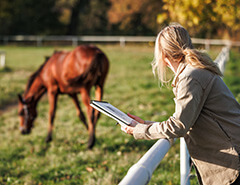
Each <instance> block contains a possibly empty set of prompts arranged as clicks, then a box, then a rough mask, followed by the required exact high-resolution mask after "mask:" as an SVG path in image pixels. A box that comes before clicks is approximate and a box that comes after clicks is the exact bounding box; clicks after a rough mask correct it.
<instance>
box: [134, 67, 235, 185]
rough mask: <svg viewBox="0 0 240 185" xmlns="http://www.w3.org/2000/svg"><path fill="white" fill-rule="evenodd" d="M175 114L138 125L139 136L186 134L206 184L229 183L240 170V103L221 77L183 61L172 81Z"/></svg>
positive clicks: (161, 136)
mask: <svg viewBox="0 0 240 185" xmlns="http://www.w3.org/2000/svg"><path fill="white" fill-rule="evenodd" d="M172 86H173V92H174V94H175V99H174V101H175V113H174V114H173V116H171V117H170V118H169V119H168V120H167V121H163V122H156V123H151V124H138V125H137V126H136V127H135V128H134V131H133V135H134V137H135V138H136V139H160V138H168V139H171V138H177V137H184V138H185V141H186V143H187V146H188V150H189V153H190V155H191V157H192V160H193V162H194V164H195V166H196V167H197V169H198V171H199V173H200V176H201V178H202V181H203V184H205V185H210V184H211V185H227V184H231V183H232V182H234V181H235V179H236V178H237V177H238V174H239V171H240V160H239V154H240V105H239V103H238V102H237V101H236V100H235V98H234V96H233V95H232V93H231V92H230V90H229V89H228V88H227V86H226V85H225V83H224V82H223V81H222V79H221V78H220V77H219V76H217V75H214V74H213V73H211V72H209V71H208V70H204V69H196V68H193V67H191V66H190V65H186V64H184V63H181V64H180V65H179V67H178V70H177V73H176V76H175V78H174V80H173V83H172Z"/></svg>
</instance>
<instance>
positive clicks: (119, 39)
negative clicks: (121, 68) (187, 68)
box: [0, 35, 240, 50]
mask: <svg viewBox="0 0 240 185" xmlns="http://www.w3.org/2000/svg"><path fill="white" fill-rule="evenodd" d="M155 38H156V37H155V36H65V35H59V36H34V35H16V36H0V42H1V43H3V44H6V45H7V44H9V43H11V42H31V43H36V46H42V45H43V44H44V42H61V41H62V42H69V43H71V45H72V46H77V45H78V44H79V43H81V42H105V43H120V45H121V46H124V45H125V43H127V42H138V43H139V42H154V41H155ZM192 42H193V44H201V45H205V49H206V50H209V48H210V45H225V46H237V47H239V46H240V41H230V40H219V39H200V38H192Z"/></svg>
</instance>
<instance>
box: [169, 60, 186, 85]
mask: <svg viewBox="0 0 240 185" xmlns="http://www.w3.org/2000/svg"><path fill="white" fill-rule="evenodd" d="M186 66H187V64H186V63H185V62H181V63H180V64H179V66H178V68H177V73H176V74H175V77H174V78H173V81H172V87H176V84H177V82H178V79H179V78H178V77H179V75H180V74H181V73H182V71H183V70H184V69H185V68H186Z"/></svg>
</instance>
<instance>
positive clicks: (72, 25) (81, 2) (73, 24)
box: [67, 0, 90, 35]
mask: <svg viewBox="0 0 240 185" xmlns="http://www.w3.org/2000/svg"><path fill="white" fill-rule="evenodd" d="M89 4H90V0H76V2H75V4H74V5H73V7H72V15H71V19H70V22H69V25H68V29H67V35H77V29H78V25H79V14H80V12H82V11H83V10H84V9H85V8H86V7H87V6H88V5H89Z"/></svg>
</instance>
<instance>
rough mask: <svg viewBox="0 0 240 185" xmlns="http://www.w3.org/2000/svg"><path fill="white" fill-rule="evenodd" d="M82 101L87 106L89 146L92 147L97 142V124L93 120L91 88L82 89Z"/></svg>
mask: <svg viewBox="0 0 240 185" xmlns="http://www.w3.org/2000/svg"><path fill="white" fill-rule="evenodd" d="M81 97H82V102H83V103H84V105H85V106H86V108H87V120H88V133H89V139H88V148H89V149H91V148H92V147H93V145H94V143H95V125H94V124H93V121H92V116H93V115H92V110H93V108H92V107H91V106H90V93H89V90H87V89H83V90H82V91H81Z"/></svg>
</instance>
